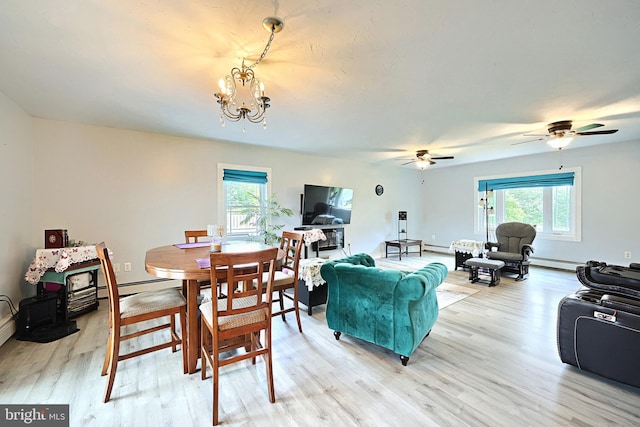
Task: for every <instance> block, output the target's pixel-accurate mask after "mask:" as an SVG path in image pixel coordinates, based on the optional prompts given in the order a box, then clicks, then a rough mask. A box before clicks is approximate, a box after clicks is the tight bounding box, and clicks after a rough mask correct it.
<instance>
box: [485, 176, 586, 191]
mask: <svg viewBox="0 0 640 427" xmlns="http://www.w3.org/2000/svg"><path fill="white" fill-rule="evenodd" d="M574 175H575V173H574V172H563V173H551V174H545V175H531V176H514V177H510V178H497V179H481V180H478V191H485V190H507V189H511V188H529V187H557V186H562V185H573V179H574Z"/></svg>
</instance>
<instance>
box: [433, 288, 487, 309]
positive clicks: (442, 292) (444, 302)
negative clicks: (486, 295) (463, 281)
mask: <svg viewBox="0 0 640 427" xmlns="http://www.w3.org/2000/svg"><path fill="white" fill-rule="evenodd" d="M477 292H480V289H471V288H467V287H466V286H460V285H453V284H451V283H447V282H443V283H441V284H440V286H438V287H437V288H436V296H437V298H438V307H439V308H440V310H442V309H443V308H445V307H448V306H450V305H451V304H453V303H455V302H458V301H462V300H463V299H465V298H466V297H468V296H471V295H473V294H475V293H477Z"/></svg>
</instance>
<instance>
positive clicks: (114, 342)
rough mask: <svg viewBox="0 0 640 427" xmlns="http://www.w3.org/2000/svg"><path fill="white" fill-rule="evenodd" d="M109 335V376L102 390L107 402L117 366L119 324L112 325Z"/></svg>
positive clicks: (104, 400)
mask: <svg viewBox="0 0 640 427" xmlns="http://www.w3.org/2000/svg"><path fill="white" fill-rule="evenodd" d="M111 335H112V337H111V349H110V350H107V351H109V352H110V353H111V357H110V361H109V368H108V371H109V376H108V377H107V386H106V388H105V390H104V399H103V402H104V403H107V402H108V401H109V399H111V390H112V389H113V381H114V380H115V379H116V369H117V368H118V359H119V356H120V326H116V327H114V328H113V332H112V334H111Z"/></svg>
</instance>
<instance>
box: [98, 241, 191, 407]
mask: <svg viewBox="0 0 640 427" xmlns="http://www.w3.org/2000/svg"><path fill="white" fill-rule="evenodd" d="M96 252H97V253H98V258H99V259H100V264H101V266H102V271H103V273H104V277H105V281H106V287H107V296H108V299H109V335H108V338H107V349H106V352H105V356H104V364H103V365H102V374H101V375H102V376H105V375H107V373H108V374H109V377H108V379H107V386H106V389H105V392H104V400H103V401H104V403H107V402H108V401H109V399H110V398H111V390H112V389H113V382H114V380H115V377H116V369H117V367H118V362H119V361H121V360H126V359H130V358H132V357H137V356H141V355H143V354H147V353H151V352H154V351H158V350H162V349H164V348H168V347H171V349H172V350H173V352H174V353H175V352H176V350H177V346H178V345H180V349H181V351H182V371H183V373H186V372H187V352H186V350H185V342H186V330H187V315H186V310H187V303H186V300H185V298H184V296H183V295H182V294H181V293H180V291H179V290H178V289H175V288H170V289H163V290H158V291H145V292H140V293H137V294H134V295H130V296H127V297H123V298H120V293H119V291H118V283H117V282H116V275H115V273H114V271H113V265H112V264H111V259H110V257H109V250H108V249H107V247H106V246H105V243H104V242H102V243H99V244H98V245H96ZM176 314H177V315H178V316H179V317H180V335H178V333H177V331H176V321H175V315H176ZM163 317H168V318H169V323H163V324H160V325H158V322H155V323H154V326H146V327H144V328H142V329H138V330H137V331H135V332H129V333H127V334H122V330H121V328H122V327H124V326H127V325H133V324H136V323H140V322H146V321H148V320H152V319H159V318H163ZM164 329H169V330H170V334H171V339H170V340H169V341H165V342H163V343H160V344H156V345H153V346H150V347H144V348H141V349H139V350H137V351H132V352H130V353H127V354H120V343H121V342H123V341H126V340H129V339H132V338H136V337H140V336H142V335H146V334H150V333H152V332H158V331H161V330H164Z"/></svg>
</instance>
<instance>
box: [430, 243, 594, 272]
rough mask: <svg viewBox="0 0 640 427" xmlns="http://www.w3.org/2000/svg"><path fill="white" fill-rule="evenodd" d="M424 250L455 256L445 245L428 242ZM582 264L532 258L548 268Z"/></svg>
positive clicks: (536, 263)
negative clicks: (434, 244)
mask: <svg viewBox="0 0 640 427" xmlns="http://www.w3.org/2000/svg"><path fill="white" fill-rule="evenodd" d="M422 250H424V251H427V252H435V253H439V254H447V255H451V256H453V254H452V253H451V252H449V248H448V247H444V246H433V245H429V244H427V243H423V244H422ZM582 264H584V263H582V262H575V261H561V260H554V259H548V258H531V265H534V266H539V267H547V268H557V269H559V270H570V271H576V267H577V266H578V265H582Z"/></svg>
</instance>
